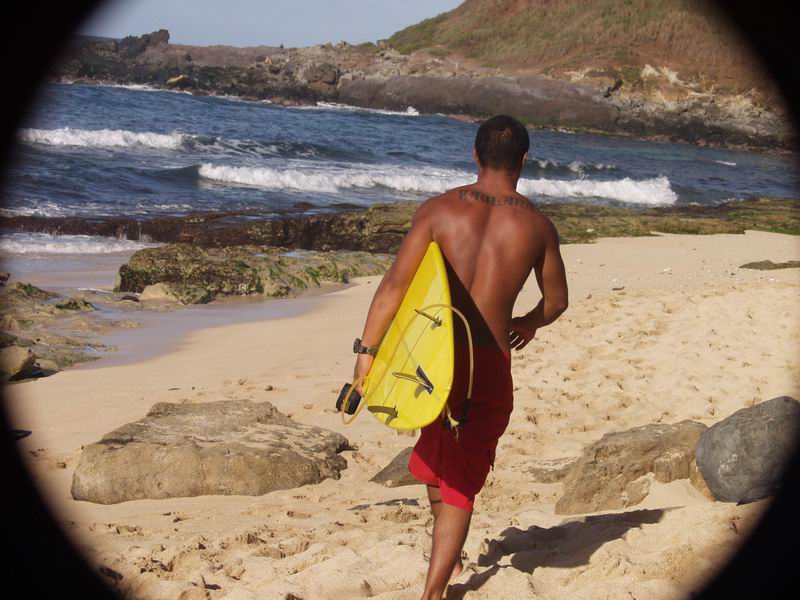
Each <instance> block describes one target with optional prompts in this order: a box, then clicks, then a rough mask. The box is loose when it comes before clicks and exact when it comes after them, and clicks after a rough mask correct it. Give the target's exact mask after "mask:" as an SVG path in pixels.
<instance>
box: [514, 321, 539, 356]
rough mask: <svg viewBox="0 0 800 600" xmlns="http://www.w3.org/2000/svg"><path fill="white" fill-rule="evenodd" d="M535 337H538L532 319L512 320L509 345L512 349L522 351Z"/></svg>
mask: <svg viewBox="0 0 800 600" xmlns="http://www.w3.org/2000/svg"><path fill="white" fill-rule="evenodd" d="M534 337H536V327H534V326H533V324H532V322H531V320H530V319H528V318H527V317H516V318H514V319H511V332H510V333H509V343H510V346H511V347H512V348H516V349H517V350H522V349H523V348H524V347H525V346H527V345H528V342H530V341H531V340H532V339H533V338H534Z"/></svg>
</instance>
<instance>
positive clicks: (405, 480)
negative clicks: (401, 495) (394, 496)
mask: <svg viewBox="0 0 800 600" xmlns="http://www.w3.org/2000/svg"><path fill="white" fill-rule="evenodd" d="M413 449H414V448H413V447H411V446H409V447H408V448H406V449H405V450H402V451H401V452H400V454H398V455H397V456H395V457H394V458H393V459H392V462H390V463H389V464H388V465H386V466H385V467H384V468H383V469H381V470H380V471H378V473H376V474H375V476H374V477H373V478H372V479H370V481H371V482H373V483H380V484H381V485H384V486H386V487H390V488H394V487H400V486H403V485H415V484H418V483H419V481H417V480H416V479H415V478H414V476H413V475H412V474H411V473H410V472H409V470H408V459H409V458H411V451H412V450H413Z"/></svg>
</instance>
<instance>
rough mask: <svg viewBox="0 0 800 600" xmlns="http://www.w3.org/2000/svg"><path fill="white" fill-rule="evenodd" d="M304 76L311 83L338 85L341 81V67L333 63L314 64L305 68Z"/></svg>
mask: <svg viewBox="0 0 800 600" xmlns="http://www.w3.org/2000/svg"><path fill="white" fill-rule="evenodd" d="M303 76H304V77H305V79H306V81H308V82H309V83H314V82H320V83H324V84H326V85H336V82H337V81H339V68H338V67H337V66H336V65H332V64H331V63H320V64H314V65H311V66H309V67H307V68H306V69H305V71H304V72H303Z"/></svg>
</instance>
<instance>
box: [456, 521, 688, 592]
mask: <svg viewBox="0 0 800 600" xmlns="http://www.w3.org/2000/svg"><path fill="white" fill-rule="evenodd" d="M669 510H673V509H670V508H664V509H653V510H634V511H630V512H624V513H615V514H607V515H591V516H588V517H579V518H576V519H571V520H568V521H566V522H564V523H562V524H560V525H556V526H554V527H549V528H545V527H537V526H536V525H531V526H530V527H528V528H527V529H524V530H523V529H519V528H517V527H509V528H508V529H506V530H505V531H503V532H502V533H501V534H500V537H499V538H497V539H494V540H490V541H489V542H488V544H487V549H486V551H485V552H484V553H483V554H481V555H480V556H479V557H478V567H489V568H488V569H486V570H484V571H481V572H479V573H475V574H473V575H472V576H470V578H469V579H468V580H467V581H466V582H464V583H458V584H453V585H451V586H450V587H449V588H448V593H447V600H460V599H461V598H463V597H464V595H465V594H466V593H467V592H470V591H475V590H478V589H479V588H481V587H482V586H483V585H484V584H485V583H486V582H487V581H488V580H489V579H491V578H492V577H493V576H494V575H496V574H497V573H498V572H499V571H500V569H516V570H518V571H522V572H524V573H527V574H530V573H533V570H534V569H536V568H537V567H560V568H564V569H569V568H572V567H577V566H580V565H585V564H588V563H589V558H591V556H592V554H594V553H595V551H597V550H598V549H599V548H600V547H601V546H602V545H603V544H605V543H606V542H610V541H613V540H616V539H619V538H621V537H622V536H623V535H625V533H626V532H627V531H629V530H630V529H634V528H637V527H640V526H641V525H645V524H652V523H658V522H659V521H660V520H661V519H662V517H663V516H664V514H666V512H667V511H669ZM506 556H510V557H511V559H510V562H511V564H510V565H508V564H506V565H500V564H499V563H500V561H501V560H502V559H503V558H504V557H506Z"/></svg>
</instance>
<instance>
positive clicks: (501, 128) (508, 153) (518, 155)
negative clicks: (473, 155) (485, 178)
mask: <svg viewBox="0 0 800 600" xmlns="http://www.w3.org/2000/svg"><path fill="white" fill-rule="evenodd" d="M530 147H531V141H530V139H529V138H528V130H527V129H525V126H524V125H523V124H522V123H520V122H519V121H517V120H516V119H515V118H514V117H510V116H508V115H497V116H494V117H492V118H490V119H486V120H485V121H484V122H483V123H482V124H481V126H480V127H479V128H478V135H476V136H475V150H476V151H477V153H478V162H479V163H480V164H481V166H482V167H484V168H488V169H501V170H504V171H516V170H517V169H518V168H519V167H520V165H521V164H522V157H523V156H524V155H525V153H526V152H527V151H528V149H529V148H530Z"/></svg>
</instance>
